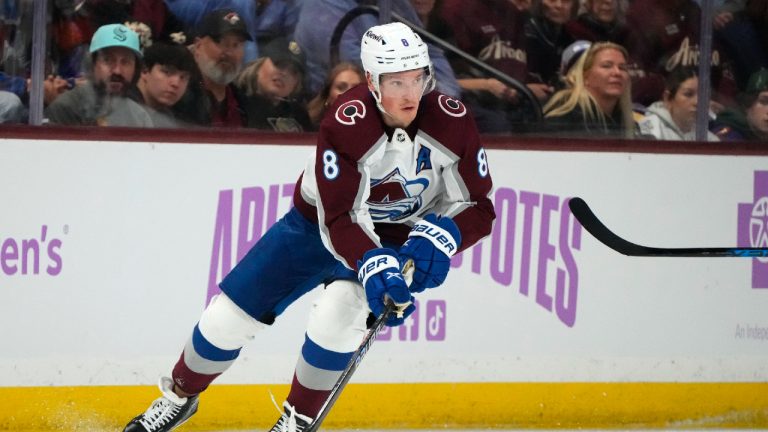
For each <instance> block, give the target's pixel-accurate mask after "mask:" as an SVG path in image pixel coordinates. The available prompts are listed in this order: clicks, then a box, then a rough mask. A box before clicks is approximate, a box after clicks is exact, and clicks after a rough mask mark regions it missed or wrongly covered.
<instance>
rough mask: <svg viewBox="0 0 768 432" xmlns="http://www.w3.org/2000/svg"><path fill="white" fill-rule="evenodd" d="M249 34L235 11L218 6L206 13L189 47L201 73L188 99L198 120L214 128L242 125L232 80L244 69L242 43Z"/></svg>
mask: <svg viewBox="0 0 768 432" xmlns="http://www.w3.org/2000/svg"><path fill="white" fill-rule="evenodd" d="M250 39H251V36H250V35H249V34H248V31H247V30H246V27H245V22H244V21H243V20H242V19H241V18H240V15H239V14H238V13H237V12H234V11H233V10H230V9H219V10H215V11H213V12H210V13H209V14H208V15H206V16H205V17H204V18H203V20H202V22H201V23H200V27H199V28H198V30H197V37H196V38H195V42H194V44H193V47H192V50H193V54H194V57H195V61H196V62H197V66H198V68H199V69H200V73H201V74H202V83H195V84H194V85H193V86H192V88H191V90H190V96H189V97H188V98H187V99H188V101H189V100H191V101H192V102H188V101H185V102H188V106H191V107H192V109H194V110H195V113H184V114H183V115H187V116H196V117H194V118H197V122H198V123H200V124H203V125H210V126H214V127H220V126H224V127H235V128H239V127H243V126H244V125H245V110H244V108H243V106H242V104H243V101H242V98H241V95H240V94H239V93H238V91H237V88H236V87H235V86H234V84H233V81H234V80H235V78H236V77H237V75H238V74H239V73H240V71H241V70H242V68H243V55H244V46H243V45H244V43H245V41H246V40H250Z"/></svg>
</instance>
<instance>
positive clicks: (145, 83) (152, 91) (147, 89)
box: [133, 43, 200, 127]
mask: <svg viewBox="0 0 768 432" xmlns="http://www.w3.org/2000/svg"><path fill="white" fill-rule="evenodd" d="M199 75H200V73H199V71H198V70H197V64H196V63H195V58H194V57H193V56H192V53H191V52H190V51H189V50H188V49H187V48H186V47H185V46H182V45H169V44H165V43H155V44H152V46H150V47H149V48H147V49H145V50H144V68H143V70H142V71H141V76H140V77H139V81H138V83H137V85H136V87H137V89H136V91H134V92H133V98H134V99H135V100H136V101H137V102H139V103H141V104H143V105H144V106H145V108H146V109H147V112H148V113H149V115H150V116H151V117H152V121H153V123H154V125H155V127H179V126H182V125H183V124H184V123H185V120H187V121H190V119H185V118H183V117H182V118H177V117H178V116H177V113H183V112H184V110H181V109H177V110H175V107H176V104H177V103H178V102H179V101H180V100H181V98H182V96H184V94H185V93H186V91H187V88H188V87H189V82H190V80H191V79H192V78H193V77H194V78H195V79H199V78H198V77H199ZM186 111H189V110H186Z"/></svg>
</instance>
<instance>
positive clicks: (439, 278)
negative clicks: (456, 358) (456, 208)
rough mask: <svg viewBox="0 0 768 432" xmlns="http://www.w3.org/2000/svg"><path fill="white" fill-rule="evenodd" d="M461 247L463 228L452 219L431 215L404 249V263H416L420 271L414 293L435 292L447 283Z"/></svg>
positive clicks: (412, 230)
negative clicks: (433, 290)
mask: <svg viewBox="0 0 768 432" xmlns="http://www.w3.org/2000/svg"><path fill="white" fill-rule="evenodd" d="M459 246H461V233H460V232H459V227H457V226H456V224H455V223H454V222H453V219H451V218H449V217H448V216H437V215H435V214H434V213H432V214H428V215H427V216H425V217H424V219H422V220H420V221H419V222H418V223H416V225H414V226H413V229H411V232H410V234H408V240H407V241H406V242H405V243H404V244H403V246H402V247H401V248H400V262H401V265H404V264H405V262H406V261H408V260H409V259H410V260H413V262H414V264H415V265H416V270H415V271H414V273H413V283H411V286H410V289H411V292H413V293H418V292H422V291H424V290H425V289H427V288H435V287H438V286H440V285H441V284H442V283H443V282H445V278H446V277H447V276H448V270H450V269H451V257H452V256H453V254H455V253H456V251H457V250H458V249H459Z"/></svg>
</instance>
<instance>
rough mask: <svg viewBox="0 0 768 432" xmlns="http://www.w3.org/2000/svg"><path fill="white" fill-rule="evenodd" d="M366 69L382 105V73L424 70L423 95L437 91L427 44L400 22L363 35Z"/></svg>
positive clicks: (375, 94) (380, 26)
mask: <svg viewBox="0 0 768 432" xmlns="http://www.w3.org/2000/svg"><path fill="white" fill-rule="evenodd" d="M360 59H361V60H362V61H363V69H365V72H366V73H369V74H370V75H371V82H372V83H373V88H374V92H373V97H374V98H376V102H378V103H379V104H380V103H381V90H380V88H379V84H380V78H381V74H385V73H393V72H405V71H409V70H414V69H421V68H423V69H425V72H426V73H427V79H426V80H425V81H424V83H425V85H424V93H423V94H426V93H429V92H430V91H432V90H433V89H434V88H435V78H434V72H435V71H434V66H432V61H431V60H430V59H429V51H428V50H427V44H426V43H425V42H424V41H423V40H421V37H420V36H419V35H418V34H416V33H415V32H414V31H413V30H411V28H410V27H408V26H407V25H405V24H403V23H401V22H393V23H389V24H383V25H377V26H373V27H371V28H369V29H368V30H367V31H366V32H365V34H363V40H362V41H361V42H360ZM380 108H381V107H380Z"/></svg>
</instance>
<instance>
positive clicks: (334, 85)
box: [307, 62, 365, 129]
mask: <svg viewBox="0 0 768 432" xmlns="http://www.w3.org/2000/svg"><path fill="white" fill-rule="evenodd" d="M363 82H365V75H364V74H363V70H362V69H360V67H359V66H358V65H356V64H354V63H350V62H341V63H339V64H337V65H336V66H334V68H333V69H331V72H330V73H329V74H328V78H327V79H326V80H325V84H323V88H322V89H321V90H320V93H318V94H317V96H315V97H314V98H312V100H311V101H309V103H308V104H307V111H308V113H309V119H310V121H311V122H312V126H313V127H314V128H315V129H317V128H318V127H319V126H320V121H321V120H322V119H323V115H324V114H325V111H326V110H327V109H328V107H329V106H331V104H333V102H335V101H336V98H337V97H338V96H339V95H340V94H342V93H344V92H345V91H347V90H349V89H351V88H352V87H354V86H356V85H358V84H360V83H363Z"/></svg>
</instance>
